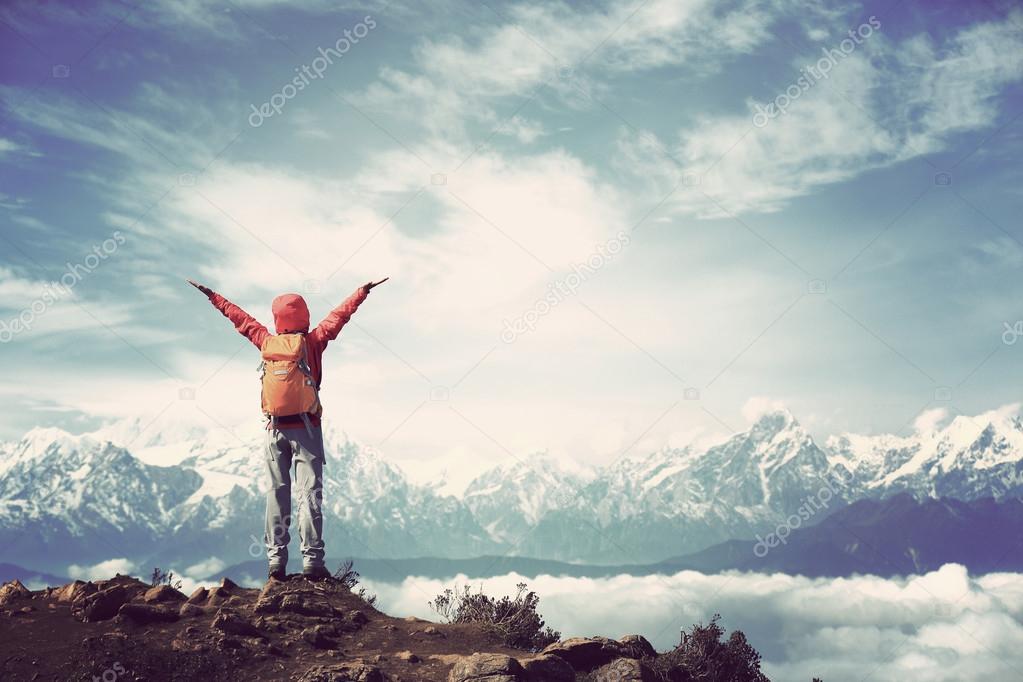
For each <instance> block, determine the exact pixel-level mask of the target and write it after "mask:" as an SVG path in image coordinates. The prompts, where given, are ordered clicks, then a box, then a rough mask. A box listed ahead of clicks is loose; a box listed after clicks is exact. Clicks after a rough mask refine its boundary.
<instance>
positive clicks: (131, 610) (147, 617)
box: [117, 595, 184, 625]
mask: <svg viewBox="0 0 1023 682" xmlns="http://www.w3.org/2000/svg"><path fill="white" fill-rule="evenodd" d="M182 597H184V595H182ZM117 615H118V616H120V617H121V618H123V619H127V620H130V621H132V622H133V623H137V624H139V625H148V624H149V623H173V622H175V621H176V620H178V618H179V616H178V612H177V611H176V610H173V609H171V608H169V607H166V606H158V605H156V604H135V603H132V602H129V603H127V604H124V605H122V606H121V608H120V609H118V611H117Z"/></svg>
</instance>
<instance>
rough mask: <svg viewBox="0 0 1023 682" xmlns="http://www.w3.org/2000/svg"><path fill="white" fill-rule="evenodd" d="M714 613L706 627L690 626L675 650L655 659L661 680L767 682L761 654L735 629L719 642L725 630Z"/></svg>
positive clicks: (719, 617) (701, 625)
mask: <svg viewBox="0 0 1023 682" xmlns="http://www.w3.org/2000/svg"><path fill="white" fill-rule="evenodd" d="M720 619H721V616H720V615H718V614H715V615H714V617H713V618H711V619H710V623H708V624H707V625H703V624H696V625H693V627H692V629H691V630H690V631H689V632H686V633H684V634H683V636H682V643H681V644H680V645H679V646H678V647H676V648H675V650H674V651H671V652H669V653H666V654H664V655H663V656H660V657H658V659H657V662H656V663H655V666H656V668H657V671H658V672H659V673H660V674H661V677H662V678H664V679H668V680H684V681H685V682H770V680H769V679H768V678H767V676H766V675H764V673H762V672H761V671H760V654H759V653H758V652H757V650H756V649H754V648H753V647H752V646H750V644H749V642H747V641H746V635H744V634H743V633H742V631H741V630H736V631H735V632H733V633H732V634H731V635H729V636H728V639H725V640H722V638H723V637H724V635H725V630H724V628H722V627H721V626H720V625H718V620H720Z"/></svg>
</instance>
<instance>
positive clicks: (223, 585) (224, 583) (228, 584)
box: [220, 578, 238, 594]
mask: <svg viewBox="0 0 1023 682" xmlns="http://www.w3.org/2000/svg"><path fill="white" fill-rule="evenodd" d="M220 589H222V590H224V591H225V592H228V593H230V594H234V592H235V591H236V590H237V589H238V584H237V583H236V582H235V581H233V580H231V579H230V578H224V579H223V580H221V581H220Z"/></svg>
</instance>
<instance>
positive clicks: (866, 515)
mask: <svg viewBox="0 0 1023 682" xmlns="http://www.w3.org/2000/svg"><path fill="white" fill-rule="evenodd" d="M950 563H955V564H962V565H963V566H965V567H966V568H967V570H968V571H969V572H970V573H971V574H974V575H981V574H986V573H996V572H1021V571H1023V501H1020V500H1018V499H1011V500H1004V501H1002V502H996V501H995V500H993V499H991V498H985V499H980V500H974V501H972V502H962V501H959V500H949V499H944V500H935V499H925V500H916V499H914V498H913V496H911V495H910V494H908V493H899V494H897V495H894V496H892V497H890V498H887V499H885V500H860V501H857V502H854V503H852V504H851V505H848V506H846V507H844V508H843V509H840V510H838V511H836V512H835V513H834V514H832V515H831V516H829V517H827V518H826V519H824V521H822V522H821V523H819V524H817V525H815V526H806V527H801V528H796V529H793V530H792V532H791V534H790V535H787V537H786V538H785V542H784V543H781V542H779V543H777V544H776V545H775V546H774V547H770V548H767V549H766V550H764V549H763V545H760V541H758V540H729V541H727V542H723V543H721V544H718V545H714V546H713V547H709V548H707V549H705V550H702V551H700V552H696V553H694V554H690V555H686V556H679V557H672V558H670V559H666V560H664V561H659V562H655V563H650V564H621V565H608V564H602V565H601V564H572V563H567V562H563V561H553V560H549V559H532V558H528V557H517V556H482V557H474V558H472V559H442V558H436V557H425V558H415V559H357V560H355V568H356V570H358V571H359V573H360V574H361V575H362V577H363V578H368V579H370V580H374V581H377V582H401V581H402V580H404V579H405V578H408V577H413V576H414V577H421V578H426V579H437V580H454V579H455V578H457V576H459V575H464V576H467V577H469V578H490V577H493V576H499V575H506V574H508V573H512V572H514V573H517V574H519V575H522V576H524V577H527V578H535V577H536V576H539V575H552V576H569V577H576V578H602V577H610V576H615V575H622V574H628V575H635V576H644V575H654V574H674V573H677V572H679V571H685V570H692V571H699V572H701V573H720V572H722V571H733V570H734V571H750V572H758V573H788V574H790V575H805V576H808V577H811V578H818V577H848V576H851V575H854V574H861V575H878V576H884V577H893V576H906V575H920V574H924V573H928V572H931V571H936V570H938V569H939V568H941V567H942V566H944V565H945V564H950ZM263 571H264V566H263V562H262V561H259V560H257V561H250V562H245V563H242V564H238V565H235V566H231V567H228V568H226V569H224V570H223V571H220V572H218V573H216V574H214V575H211V576H209V578H210V580H219V578H220V576H221V575H227V576H228V577H230V578H232V579H233V580H237V581H239V582H258V581H261V580H262V578H263V575H262V574H263Z"/></svg>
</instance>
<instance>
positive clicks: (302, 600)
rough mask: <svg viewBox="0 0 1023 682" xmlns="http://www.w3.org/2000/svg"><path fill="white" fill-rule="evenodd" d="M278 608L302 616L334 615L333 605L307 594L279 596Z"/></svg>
mask: <svg viewBox="0 0 1023 682" xmlns="http://www.w3.org/2000/svg"><path fill="white" fill-rule="evenodd" d="M280 610H281V611H285V612H290V613H298V614H300V615H303V616H325V617H328V618H329V617H332V616H333V615H334V607H333V606H331V605H330V604H329V603H327V602H326V601H324V600H323V599H322V598H317V597H315V596H313V595H307V594H295V593H292V594H285V595H284V596H283V597H282V598H281V605H280Z"/></svg>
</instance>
